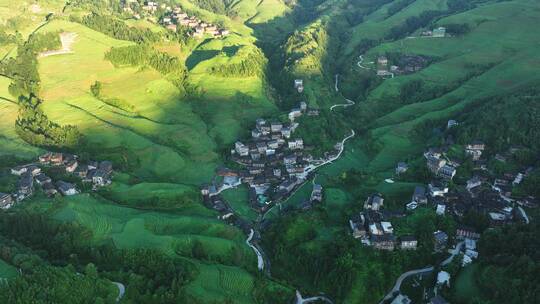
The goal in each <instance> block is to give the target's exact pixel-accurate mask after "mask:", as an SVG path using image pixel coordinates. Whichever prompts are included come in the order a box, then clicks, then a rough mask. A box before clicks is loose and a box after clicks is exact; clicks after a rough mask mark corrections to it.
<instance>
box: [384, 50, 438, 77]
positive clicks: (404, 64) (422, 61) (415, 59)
mask: <svg viewBox="0 0 540 304" xmlns="http://www.w3.org/2000/svg"><path fill="white" fill-rule="evenodd" d="M428 63H429V62H428V59H427V58H426V57H424V56H419V55H403V56H401V57H400V58H399V60H398V62H395V65H391V64H389V60H388V58H387V57H386V56H379V57H378V58H377V76H381V77H387V76H392V77H393V76H395V75H405V74H411V73H415V72H418V71H420V70H421V69H423V68H425V67H426V66H427V65H428Z"/></svg>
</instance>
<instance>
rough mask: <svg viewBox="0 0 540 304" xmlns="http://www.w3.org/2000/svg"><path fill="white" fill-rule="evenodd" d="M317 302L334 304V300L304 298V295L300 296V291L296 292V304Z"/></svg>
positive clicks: (319, 297)
mask: <svg viewBox="0 0 540 304" xmlns="http://www.w3.org/2000/svg"><path fill="white" fill-rule="evenodd" d="M315 301H324V302H327V303H330V304H334V302H332V300H330V299H329V298H327V297H325V296H316V297H310V298H305V299H304V298H302V294H300V291H298V290H297V291H296V304H304V303H310V302H315Z"/></svg>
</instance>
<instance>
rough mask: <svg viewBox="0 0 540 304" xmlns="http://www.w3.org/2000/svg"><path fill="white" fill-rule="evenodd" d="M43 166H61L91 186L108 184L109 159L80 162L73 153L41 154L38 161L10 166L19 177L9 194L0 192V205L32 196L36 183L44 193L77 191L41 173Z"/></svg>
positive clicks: (68, 193) (66, 193)
mask: <svg viewBox="0 0 540 304" xmlns="http://www.w3.org/2000/svg"><path fill="white" fill-rule="evenodd" d="M43 167H61V168H63V170H65V172H66V173H68V174H72V175H74V176H77V177H79V178H81V179H82V181H83V182H86V183H91V184H92V185H93V188H94V189H97V188H98V187H102V186H106V185H108V184H110V183H111V174H112V170H113V169H112V163H111V162H110V161H102V162H100V163H98V162H94V161H91V162H88V163H87V164H81V163H79V160H78V157H77V156H76V155H72V154H68V153H53V152H48V153H45V154H43V155H41V156H40V157H39V159H38V162H37V163H32V164H26V165H21V166H17V167H14V168H12V169H11V174H13V175H16V176H19V180H18V182H17V190H16V191H15V192H14V193H12V194H6V193H0V208H4V209H7V208H10V207H12V206H13V204H15V203H16V202H20V201H23V200H25V199H26V198H28V197H31V196H33V195H34V190H35V186H36V185H37V186H39V187H40V188H41V190H42V191H43V193H45V194H46V195H47V196H54V195H56V194H57V193H61V194H62V195H64V196H69V195H75V194H78V193H79V190H77V188H76V186H75V185H74V184H72V183H69V182H66V181H62V180H57V181H53V180H52V178H51V177H49V176H47V175H46V174H45V173H44V172H42V168H43Z"/></svg>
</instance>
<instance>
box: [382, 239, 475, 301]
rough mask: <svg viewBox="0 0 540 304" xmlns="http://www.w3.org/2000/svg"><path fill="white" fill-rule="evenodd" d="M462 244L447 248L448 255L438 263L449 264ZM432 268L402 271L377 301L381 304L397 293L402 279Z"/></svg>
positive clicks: (426, 271)
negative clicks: (389, 288)
mask: <svg viewBox="0 0 540 304" xmlns="http://www.w3.org/2000/svg"><path fill="white" fill-rule="evenodd" d="M463 244H464V243H463V242H459V243H458V244H457V245H456V248H454V249H451V250H449V252H450V256H449V257H448V258H446V259H445V260H444V261H442V262H441V264H440V265H441V266H446V265H448V264H450V263H451V262H452V260H453V259H454V257H455V256H456V255H458V254H459V253H460V251H461V247H463ZM434 269H435V268H434V267H433V266H428V267H425V268H420V269H414V270H409V271H407V272H404V273H403V274H402V275H400V276H399V278H398V279H397V280H396V283H395V284H394V287H392V290H390V291H389V292H388V293H387V294H386V296H384V298H383V299H382V300H381V301H380V302H379V304H383V303H384V302H385V301H388V300H390V299H392V298H393V297H394V296H395V294H396V293H398V292H399V290H400V289H401V284H402V283H403V281H405V279H407V278H408V277H410V276H414V275H418V274H424V273H429V272H432V271H433V270H434Z"/></svg>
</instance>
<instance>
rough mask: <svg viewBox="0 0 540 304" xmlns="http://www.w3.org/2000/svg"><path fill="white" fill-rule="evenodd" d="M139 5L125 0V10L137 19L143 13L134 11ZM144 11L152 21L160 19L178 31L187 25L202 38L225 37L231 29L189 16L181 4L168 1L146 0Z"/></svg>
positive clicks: (171, 28)
mask: <svg viewBox="0 0 540 304" xmlns="http://www.w3.org/2000/svg"><path fill="white" fill-rule="evenodd" d="M137 6H139V3H138V2H137V1H129V0H128V1H126V2H124V7H123V9H124V12H127V13H130V14H132V15H133V17H134V18H135V19H140V18H141V14H140V13H137V12H135V11H134V9H133V7H137ZM141 8H142V12H144V15H147V16H148V19H149V20H151V21H159V23H160V24H161V25H163V26H164V27H165V28H167V29H169V30H171V31H173V32H176V30H177V28H178V26H185V27H188V28H190V29H192V30H193V32H192V36H193V37H195V38H202V37H204V36H205V35H208V36H211V37H224V36H227V35H229V30H227V29H224V28H220V27H218V26H216V25H214V24H211V23H207V22H205V21H202V20H200V19H199V18H197V17H195V16H189V15H188V14H187V13H186V12H184V11H182V8H181V7H180V6H174V7H172V6H170V5H168V4H166V3H161V4H160V3H158V2H157V1H145V2H144V3H143V5H142V7H141ZM158 12H159V13H160V14H159V15H160V17H159V20H155V19H154V18H155V16H156V15H157V13H158Z"/></svg>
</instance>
